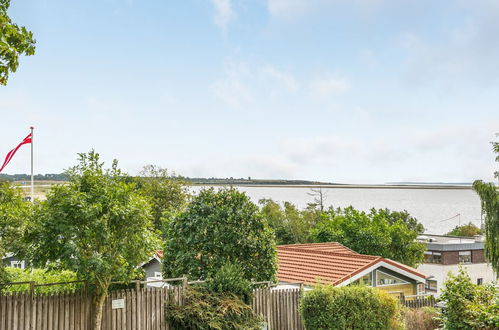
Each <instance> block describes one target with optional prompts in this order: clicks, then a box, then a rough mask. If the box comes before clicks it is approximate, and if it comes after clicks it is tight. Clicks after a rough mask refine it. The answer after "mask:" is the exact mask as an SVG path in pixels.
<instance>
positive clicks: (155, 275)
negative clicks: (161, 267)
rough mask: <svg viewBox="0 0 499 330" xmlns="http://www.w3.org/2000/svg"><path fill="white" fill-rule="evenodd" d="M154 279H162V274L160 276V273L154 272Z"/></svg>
mask: <svg viewBox="0 0 499 330" xmlns="http://www.w3.org/2000/svg"><path fill="white" fill-rule="evenodd" d="M154 277H156V278H163V274H161V272H154Z"/></svg>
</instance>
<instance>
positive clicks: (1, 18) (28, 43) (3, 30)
mask: <svg viewBox="0 0 499 330" xmlns="http://www.w3.org/2000/svg"><path fill="white" fill-rule="evenodd" d="M9 7H10V0H0V85H7V79H8V78H9V72H16V70H17V67H18V66H19V56H20V55H23V54H24V55H28V56H29V55H33V54H35V39H33V33H32V32H30V31H28V30H27V29H26V28H25V27H24V26H21V27H20V26H18V25H17V24H15V23H12V20H11V19H10V17H9V16H8V15H7V10H8V9H9Z"/></svg>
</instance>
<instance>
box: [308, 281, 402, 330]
mask: <svg viewBox="0 0 499 330" xmlns="http://www.w3.org/2000/svg"><path fill="white" fill-rule="evenodd" d="M300 312H301V314H302V318H303V321H304V324H305V328H307V329H314V330H333V329H376V330H379V329H396V328H399V327H400V308H399V304H398V302H397V300H396V299H395V298H394V297H392V296H391V295H389V294H388V293H385V292H383V291H380V290H376V289H374V288H370V287H364V286H348V287H340V288H337V287H333V286H323V285H319V286H317V287H315V288H314V289H313V290H311V291H309V292H307V293H305V295H304V297H303V299H302V300H301V302H300Z"/></svg>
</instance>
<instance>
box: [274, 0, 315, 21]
mask: <svg viewBox="0 0 499 330" xmlns="http://www.w3.org/2000/svg"><path fill="white" fill-rule="evenodd" d="M315 2H317V1H316V0H267V9H268V11H269V12H270V14H271V15H273V16H277V17H288V18H289V17H293V16H296V15H299V14H301V13H303V12H305V11H306V10H307V9H308V8H310V6H311V5H313V3H315Z"/></svg>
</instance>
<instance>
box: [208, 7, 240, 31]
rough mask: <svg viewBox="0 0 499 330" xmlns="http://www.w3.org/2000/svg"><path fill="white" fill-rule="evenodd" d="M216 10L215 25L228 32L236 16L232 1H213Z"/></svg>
mask: <svg viewBox="0 0 499 330" xmlns="http://www.w3.org/2000/svg"><path fill="white" fill-rule="evenodd" d="M211 2H212V4H213V7H214V8H215V24H217V25H218V26H219V27H220V28H221V29H222V30H223V31H226V30H227V28H228V26H229V24H230V22H231V21H232V20H233V19H234V17H235V14H234V10H233V8H232V2H231V0H211Z"/></svg>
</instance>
